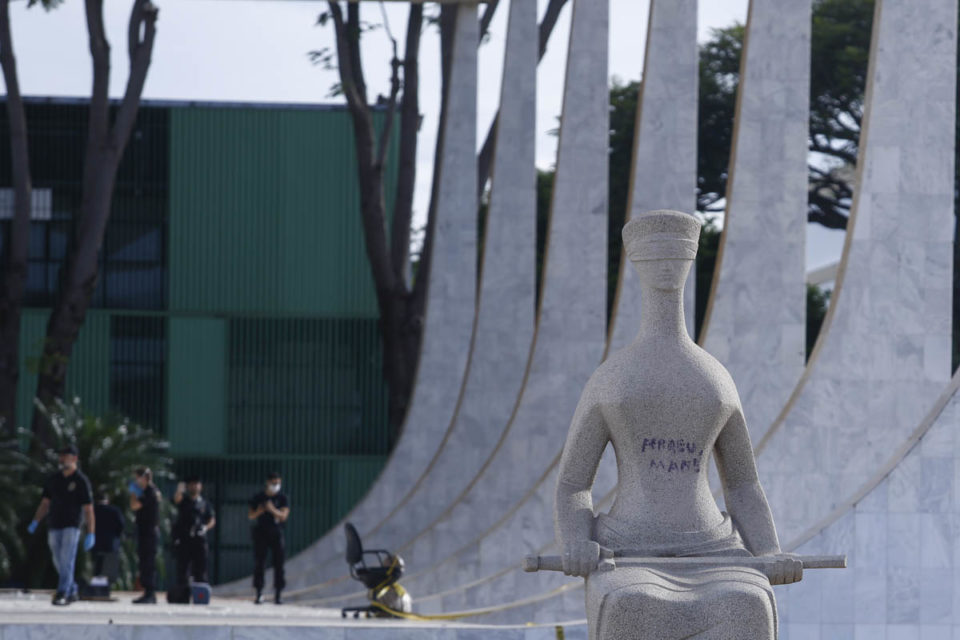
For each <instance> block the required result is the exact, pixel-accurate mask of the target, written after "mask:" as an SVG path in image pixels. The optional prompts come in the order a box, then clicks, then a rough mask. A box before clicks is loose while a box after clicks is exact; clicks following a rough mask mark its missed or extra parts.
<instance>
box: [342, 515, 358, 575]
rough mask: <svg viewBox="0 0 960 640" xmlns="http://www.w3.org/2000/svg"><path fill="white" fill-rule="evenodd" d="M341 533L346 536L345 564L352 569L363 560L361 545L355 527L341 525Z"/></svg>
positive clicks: (346, 524) (348, 524) (347, 524)
mask: <svg viewBox="0 0 960 640" xmlns="http://www.w3.org/2000/svg"><path fill="white" fill-rule="evenodd" d="M343 533H344V534H346V536H347V564H349V565H350V566H351V567H352V566H353V565H355V564H357V563H358V562H361V561H362V560H363V544H361V542H360V534H359V533H357V529H356V527H354V526H353V525H352V524H350V523H349V522H347V523H345V524H344V525H343Z"/></svg>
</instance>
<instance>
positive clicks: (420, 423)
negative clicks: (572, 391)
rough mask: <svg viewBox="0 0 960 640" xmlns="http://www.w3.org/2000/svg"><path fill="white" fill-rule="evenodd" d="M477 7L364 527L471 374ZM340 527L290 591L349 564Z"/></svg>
mask: <svg viewBox="0 0 960 640" xmlns="http://www.w3.org/2000/svg"><path fill="white" fill-rule="evenodd" d="M478 38H479V33H478V22H477V5H476V4H475V3H465V4H463V5H461V6H460V7H459V10H458V15H457V20H456V26H455V33H454V43H453V59H452V70H451V74H450V76H451V81H450V85H449V87H448V92H449V93H448V111H449V115H448V117H447V121H446V125H445V127H446V128H445V131H444V134H443V143H442V149H441V152H440V153H441V155H440V161H439V163H438V165H437V171H439V172H440V177H439V180H438V185H439V186H438V196H437V197H438V200H437V208H436V214H435V215H436V222H435V224H436V230H435V236H434V238H435V239H434V246H433V255H432V264H431V275H430V284H429V289H428V293H427V310H426V320H425V326H424V332H423V336H424V337H423V345H422V349H421V354H420V363H419V367H418V369H417V377H416V385H415V387H414V392H413V397H412V399H411V403H410V407H409V410H408V413H407V417H406V419H405V421H404V427H403V432H402V434H401V437H400V440H399V442H398V443H397V445H396V446H395V448H394V450H393V453H392V454H391V456H390V459H389V460H388V462H387V465H386V467H385V468H384V470H383V472H382V473H381V474H380V476H379V477H378V478H377V480H376V482H375V483H374V485H373V487H372V488H371V489H370V491H369V492H368V493H367V494H366V496H364V498H363V499H362V500H361V501H360V503H359V504H357V506H356V507H354V508H353V510H352V511H351V512H350V513H349V514H348V515H347V516H346V518H345V520H347V521H350V522H353V523H354V525H355V526H356V527H357V529H358V530H359V531H360V532H364V531H369V530H370V529H372V528H373V527H374V526H376V525H377V524H378V523H379V522H380V521H381V520H382V519H383V518H384V517H385V516H386V515H387V514H389V513H390V511H391V510H392V509H393V507H394V506H395V505H396V504H397V503H398V502H399V501H400V500H401V499H402V498H403V497H404V496H405V495H406V494H407V492H408V491H410V490H411V489H412V488H413V486H414V484H415V483H416V481H417V479H418V478H419V477H420V476H421V474H422V473H423V471H424V469H425V468H426V466H427V465H428V464H429V462H430V460H431V459H432V458H433V456H434V454H435V453H436V451H437V450H438V448H439V447H440V445H441V443H442V442H443V438H444V434H445V433H446V431H447V428H448V426H449V425H450V421H451V419H452V418H453V416H454V412H455V411H456V406H457V401H458V399H459V397H460V390H461V385H462V383H463V380H464V375H465V373H466V367H467V360H468V356H469V353H470V341H471V336H472V331H473V324H474V317H475V302H476V288H475V284H476V281H477V273H476V266H477V260H476V255H477V203H476V194H477V184H476V183H477V172H476V145H477V134H476V126H477V124H476V121H477V111H476V100H477V40H478ZM344 547H345V542H344V536H343V532H342V530H341V528H340V527H339V526H337V527H334V528H333V529H331V530H330V531H329V532H328V533H327V535H325V536H324V537H323V538H321V539H320V540H319V541H318V542H316V543H315V544H313V545H312V546H310V547H309V548H308V549H306V550H305V551H303V552H302V553H301V554H299V555H298V556H297V557H296V558H295V559H293V560H292V561H291V562H290V563H289V566H290V570H289V572H288V578H287V580H288V583H289V584H290V587H291V591H292V590H294V589H296V588H298V587H304V586H307V585H309V584H311V583H312V582H314V581H315V580H316V579H317V571H318V569H319V568H320V567H321V566H325V565H329V566H336V572H337V573H338V574H339V573H341V572H342V568H343V552H344Z"/></svg>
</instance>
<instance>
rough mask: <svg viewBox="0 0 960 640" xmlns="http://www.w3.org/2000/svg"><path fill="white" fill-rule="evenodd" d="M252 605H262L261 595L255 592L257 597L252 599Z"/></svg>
mask: <svg viewBox="0 0 960 640" xmlns="http://www.w3.org/2000/svg"><path fill="white" fill-rule="evenodd" d="M253 604H263V594H262V593H261V592H260V590H259V589H258V590H257V597H256V598H254V599H253Z"/></svg>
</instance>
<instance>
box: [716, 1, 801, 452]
mask: <svg viewBox="0 0 960 640" xmlns="http://www.w3.org/2000/svg"><path fill="white" fill-rule="evenodd" d="M811 5H812V0H751V2H750V10H749V15H748V19H747V31H746V34H747V35H746V41H745V42H744V49H743V58H742V60H741V66H740V86H739V89H738V93H737V115H736V122H735V128H734V137H733V149H732V152H731V157H730V177H729V182H728V188H727V208H726V216H725V218H724V224H723V235H722V236H721V240H720V250H719V252H718V254H717V262H716V270H715V271H714V281H713V287H712V291H711V296H710V302H709V304H708V306H707V312H706V315H705V316H704V320H703V328H702V329H701V333H700V344H701V345H702V346H703V347H704V348H705V349H706V350H707V351H709V352H710V353H711V354H712V355H713V356H715V357H716V358H717V359H718V360H719V361H720V362H721V363H723V365H724V366H725V367H726V368H727V369H728V370H729V371H730V375H731V376H733V379H734V380H735V381H736V384H737V389H738V391H739V393H740V400H741V403H742V404H743V411H744V415H745V416H746V419H747V424H748V425H749V428H750V435H751V437H752V439H753V441H754V442H756V441H757V440H758V439H759V438H760V437H761V436H762V435H763V434H764V433H765V432H766V431H767V429H769V428H770V425H771V424H772V423H773V421H774V419H775V418H776V417H777V414H778V413H779V412H780V410H781V409H782V408H783V406H784V404H785V403H786V401H787V398H789V396H790V392H791V391H793V389H794V387H795V386H796V384H797V381H798V380H799V378H800V374H801V373H802V372H803V367H804V361H805V358H806V353H805V345H804V342H805V337H806V300H807V296H806V282H805V276H806V270H805V265H806V256H805V254H804V245H805V242H804V237H805V233H806V223H807V180H808V178H807V138H808V131H809V128H810V125H809V121H810V115H809V112H810V109H809V103H810V100H809V95H810V54H809V52H810V30H811Z"/></svg>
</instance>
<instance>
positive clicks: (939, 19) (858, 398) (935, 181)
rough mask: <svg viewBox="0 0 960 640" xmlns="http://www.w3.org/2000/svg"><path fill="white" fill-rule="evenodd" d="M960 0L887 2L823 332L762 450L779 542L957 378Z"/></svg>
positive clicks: (873, 461) (870, 467)
mask: <svg viewBox="0 0 960 640" xmlns="http://www.w3.org/2000/svg"><path fill="white" fill-rule="evenodd" d="M956 23H957V4H956V3H955V2H941V1H940V0H918V1H916V2H910V3H905V2H897V1H894V0H879V1H878V2H877V6H876V15H875V18H874V33H873V43H872V47H871V57H870V68H869V73H868V87H867V94H866V112H865V114H864V118H863V130H862V133H861V138H860V156H859V161H858V179H857V192H856V194H855V202H854V205H853V210H852V212H851V216H850V222H849V225H848V229H847V242H846V246H845V250H844V255H843V259H842V261H841V265H840V270H839V275H838V279H837V285H836V289H835V290H834V299H833V301H832V302H831V307H830V310H829V312H828V315H827V318H826V319H825V321H824V326H823V329H822V332H821V338H820V340H818V343H817V346H816V348H815V350H814V353H813V355H812V357H811V360H810V362H809V364H808V366H807V369H806V370H805V372H804V374H803V376H802V377H801V382H800V384H799V385H798V388H797V390H796V391H795V392H794V394H793V396H792V397H791V398H790V400H789V402H788V403H787V406H786V408H785V410H784V412H783V414H781V417H780V418H779V419H778V420H777V421H776V422H775V423H774V424H773V427H772V428H771V430H770V431H769V432H768V433H767V435H766V436H765V437H764V438H763V439H762V440H761V441H760V443H759V445H758V463H759V469H760V475H761V480H762V481H763V485H764V489H765V490H766V492H767V496H768V498H769V501H770V504H771V507H772V509H773V512H774V517H775V519H776V522H777V526H778V529H779V531H780V537H781V539H782V540H785V541H789V540H792V539H794V538H795V537H796V536H797V535H799V534H800V533H801V532H802V531H804V530H805V529H806V528H807V527H808V526H810V524H811V523H813V522H817V521H819V520H820V519H822V518H823V517H825V516H826V515H827V514H829V513H830V512H831V511H832V510H833V509H835V508H836V506H837V505H839V504H842V503H843V501H844V500H845V499H846V498H847V496H849V495H850V492H851V491H853V490H854V489H855V488H856V487H860V486H862V485H863V483H864V482H865V481H866V479H867V478H869V477H871V475H872V474H874V473H876V472H877V470H878V469H880V468H881V467H882V465H883V464H884V461H885V460H887V459H888V458H889V456H890V453H891V451H893V450H894V449H895V448H896V447H897V446H899V445H900V444H901V443H902V442H904V441H905V440H906V438H907V436H908V434H909V433H910V432H911V431H912V430H913V429H914V428H915V427H916V425H917V424H918V423H919V422H920V420H921V419H922V417H923V415H924V413H925V412H926V411H927V410H928V409H929V407H930V406H932V404H933V402H934V400H935V399H936V398H937V396H938V395H939V394H940V392H941V391H942V389H943V388H944V386H945V384H946V382H947V380H948V379H949V376H950V368H951V367H950V364H951V363H950V353H951V336H950V333H951V292H952V277H953V276H952V251H953V247H952V239H953V225H954V215H953V189H954V119H955V117H956V64H957V61H956V53H957V49H956V46H957V40H956V37H957V31H956Z"/></svg>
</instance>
